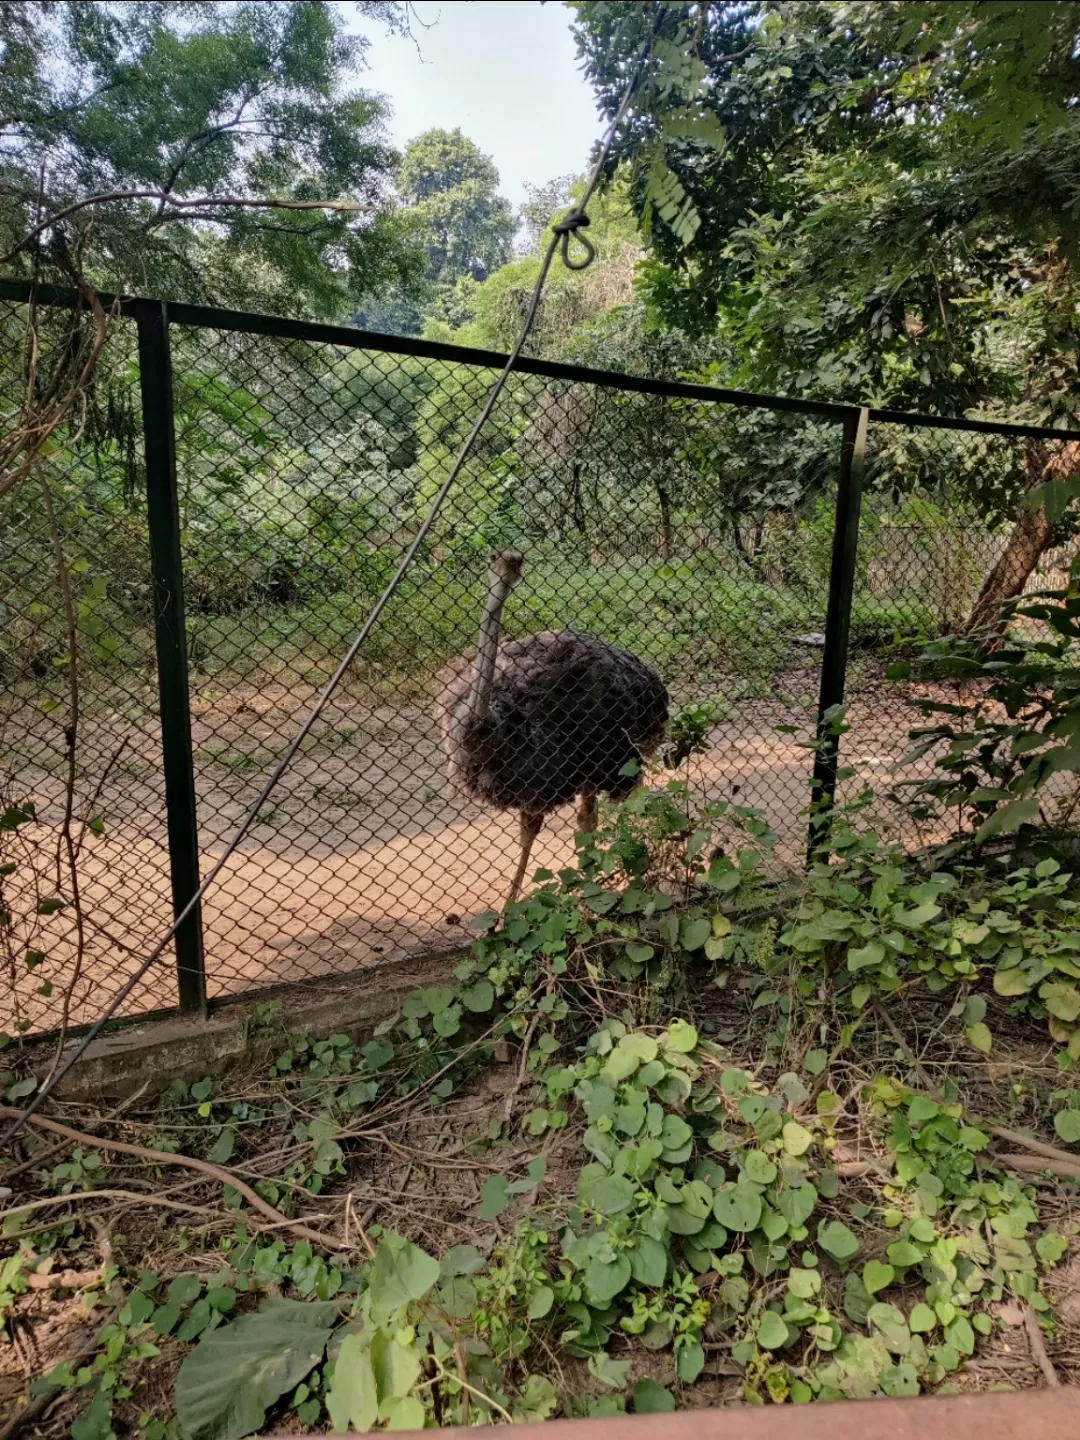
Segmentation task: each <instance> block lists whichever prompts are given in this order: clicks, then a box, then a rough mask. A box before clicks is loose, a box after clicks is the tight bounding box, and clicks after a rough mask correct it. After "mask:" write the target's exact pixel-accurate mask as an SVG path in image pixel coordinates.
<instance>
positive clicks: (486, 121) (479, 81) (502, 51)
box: [340, 0, 603, 207]
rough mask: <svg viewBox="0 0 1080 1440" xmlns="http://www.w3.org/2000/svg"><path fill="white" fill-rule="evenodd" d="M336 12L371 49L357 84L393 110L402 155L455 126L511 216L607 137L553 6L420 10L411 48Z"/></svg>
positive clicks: (478, 2)
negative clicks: (484, 160) (421, 139)
mask: <svg viewBox="0 0 1080 1440" xmlns="http://www.w3.org/2000/svg"><path fill="white" fill-rule="evenodd" d="M340 8H341V10H342V12H343V14H344V16H345V19H346V23H347V25H348V26H349V28H350V29H354V28H360V29H362V31H363V32H364V33H365V34H366V35H367V36H368V38H369V39H370V41H371V48H370V50H369V51H368V60H369V62H370V69H369V71H368V72H367V74H366V75H365V76H364V77H363V81H362V83H363V85H364V87H365V88H366V89H370V90H378V91H380V92H382V93H383V94H385V95H386V96H387V97H388V98H389V100H390V102H391V104H392V105H393V109H394V113H393V116H392V118H391V121H390V128H391V133H392V137H393V141H394V144H395V145H397V146H398V147H399V148H401V147H402V146H404V144H405V142H406V141H407V140H411V139H412V138H413V136H414V135H419V134H420V133H421V131H424V130H431V129H433V128H435V127H439V128H440V129H443V130H453V129H455V128H456V127H459V126H460V128H461V130H462V131H463V133H464V134H465V135H467V136H468V137H469V139H470V140H474V141H475V142H476V144H477V145H479V147H480V149H481V150H483V151H484V153H485V154H487V155H490V156H491V157H492V159H493V160H494V161H495V164H496V166H497V167H498V170H499V176H500V181H501V183H500V187H499V188H500V191H501V193H502V194H503V195H505V196H506V197H507V199H509V200H510V201H511V203H512V204H513V205H514V206H515V207H517V206H518V205H519V204H520V203H521V202H522V201H523V200H524V199H525V194H526V192H525V185H526V183H529V184H534V185H543V184H545V183H546V182H547V181H548V180H553V179H554V178H555V177H556V176H557V175H567V174H577V173H580V172H581V171H582V170H584V168H585V166H586V163H587V161H588V158H589V151H590V149H591V147H592V144H593V141H594V140H596V139H598V138H599V136H600V134H601V130H602V128H603V127H602V125H601V123H600V120H599V118H598V116H597V113H596V108H595V104H594V101H593V95H592V90H591V87H590V86H589V85H588V83H587V82H586V80H585V78H584V77H583V76H582V74H581V73H580V71H579V70H578V68H577V58H576V56H575V52H574V41H573V37H572V35H571V33H570V12H569V11H568V10H567V9H566V7H565V6H564V5H562V4H560V3H558V0H549V3H548V4H546V5H540V4H539V3H538V0H417V3H416V4H415V5H414V7H413V8H414V11H415V13H416V15H418V16H419V19H420V20H421V21H423V23H424V24H426V25H430V26H431V28H430V29H428V30H425V29H423V27H422V25H419V24H415V23H414V26H413V31H414V34H415V36H416V42H417V43H416V45H413V44H412V43H411V42H410V41H408V40H403V39H400V38H397V37H393V36H387V35H386V34H385V33H384V32H383V30H382V28H381V26H378V25H374V24H372V23H370V22H359V21H358V20H357V16H356V10H355V8H354V6H353V5H352V4H349V3H342V4H341V6H340ZM417 47H419V53H417Z"/></svg>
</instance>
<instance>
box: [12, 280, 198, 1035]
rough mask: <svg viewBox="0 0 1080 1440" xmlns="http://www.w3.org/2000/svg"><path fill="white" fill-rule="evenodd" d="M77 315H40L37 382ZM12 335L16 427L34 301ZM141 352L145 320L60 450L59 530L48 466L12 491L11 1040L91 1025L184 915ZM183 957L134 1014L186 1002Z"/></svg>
mask: <svg viewBox="0 0 1080 1440" xmlns="http://www.w3.org/2000/svg"><path fill="white" fill-rule="evenodd" d="M73 323H75V322H73V318H72V315H71V312H65V311H62V310H42V311H40V312H39V313H38V316H37V319H36V326H37V333H36V341H37V347H38V348H37V354H36V357H35V366H36V370H37V375H38V384H39V386H45V385H48V384H50V383H52V382H53V381H54V380H55V378H56V377H57V375H59V374H60V373H62V370H63V354H64V351H65V348H66V347H67V346H68V345H69V344H70V341H71V327H72V324H73ZM0 337H2V341H0V393H2V394H3V395H4V396H5V401H4V408H5V415H4V432H5V434H9V433H11V430H12V428H13V427H14V425H15V424H16V423H17V414H18V407H19V405H20V404H21V400H22V396H23V393H24V386H25V384H26V381H27V366H28V364H29V363H30V361H29V355H30V352H29V349H28V346H27V329H26V312H25V310H24V309H23V308H22V307H16V306H11V305H0ZM134 353H135V334H134V326H133V325H131V324H130V323H129V322H127V321H117V322H116V323H115V325H114V329H113V334H112V337H111V340H110V343H109V356H108V363H107V365H105V366H103V369H102V373H101V381H100V385H99V388H98V392H97V393H96V395H95V396H94V397H93V401H92V405H91V408H90V410H89V412H85V413H83V414H81V415H80V417H79V420H80V423H79V427H78V430H77V431H76V432H75V433H74V434H70V435H68V434H65V435H63V436H62V437H58V438H59V439H60V442H61V443H59V444H58V445H57V446H56V447H55V448H54V449H53V450H52V452H51V453H50V454H49V456H48V461H47V478H48V494H49V497H50V500H51V509H52V519H53V521H54V522H55V523H54V525H53V524H51V523H50V515H49V508H48V507H47V506H46V503H45V493H44V491H43V488H42V485H41V483H39V477H37V476H34V475H31V476H30V477H29V478H28V480H27V481H25V482H24V483H23V484H22V485H20V486H19V487H18V488H17V489H15V490H14V491H13V492H12V493H11V494H10V495H9V496H8V497H7V499H6V500H4V501H0V894H2V900H0V964H2V965H3V970H4V976H3V982H2V998H0V1030H6V1031H7V1032H8V1033H18V1034H23V1033H27V1032H30V1031H35V1030H40V1029H48V1028H51V1027H53V1026H57V1025H61V1024H64V1023H68V1022H70V1023H71V1024H78V1023H81V1022H84V1021H89V1020H92V1019H94V1018H95V1016H96V1014H97V1011H98V1009H99V1007H100V1000H101V994H102V986H103V984H105V985H107V986H108V987H109V989H110V990H111V989H112V988H115V984H116V983H117V980H118V977H122V976H123V975H124V974H125V973H126V971H127V969H128V968H130V967H132V966H133V965H134V964H135V963H136V961H137V959H138V958H139V955H140V952H141V951H143V950H145V949H146V948H148V946H149V945H150V944H151V943H153V941H154V940H156V939H157V937H158V936H159V935H160V934H161V932H162V931H163V930H164V929H165V928H166V927H167V926H168V923H169V921H170V919H171V917H172V902H171V896H170V887H169V854H168V843H167V836H166V821H165V804H164V786H163V782H162V775H161V739H160V724H159V720H158V699H157V679H156V664H155V655H154V634H153V616H152V605H151V595H150V560H149V546H148V540H147V528H146V499H145V485H144V481H143V477H142V473H141V472H142V459H141V440H140V414H139V392H138V384H137V371H134V372H133V368H132V367H133V365H134ZM133 374H134V383H132V375H133ZM106 416H108V417H110V418H109V424H108V426H107V427H106V426H105V425H103V423H102V422H103V420H104V418H105V417H106ZM45 473H46V472H45V470H44V469H43V470H42V477H44V475H45ZM73 645H74V655H75V662H76V663H75V674H76V676H77V688H76V690H75V692H74V693H73V692H72V665H71V656H72V648H73ZM73 874H74V876H75V882H74V883H73ZM171 961H172V952H171V949H170V951H169V952H168V953H167V954H166V955H165V956H164V957H163V959H162V964H161V966H160V967H158V968H157V969H156V970H155V971H154V972H153V974H152V975H151V976H150V977H148V980H147V983H146V985H145V986H144V987H143V989H142V990H141V992H140V994H139V996H138V997H137V1001H136V1007H135V1008H137V1009H140V1010H148V1009H158V1008H165V1007H169V1006H172V1005H174V1004H175V1003H176V999H177V992H176V984H175V979H174V974H175V972H174V969H173V967H172V963H171Z"/></svg>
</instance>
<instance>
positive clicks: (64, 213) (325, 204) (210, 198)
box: [0, 189, 363, 264]
mask: <svg viewBox="0 0 1080 1440" xmlns="http://www.w3.org/2000/svg"><path fill="white" fill-rule="evenodd" d="M122 200H157V201H158V202H159V203H163V204H165V205H171V206H172V207H173V208H174V209H176V210H205V209H209V208H219V207H230V208H232V209H243V210H335V211H341V212H343V213H346V214H355V213H356V212H357V211H359V210H362V209H363V206H362V205H359V204H357V203H356V202H355V201H353V200H252V199H248V198H247V197H246V196H242V195H200V196H198V197H197V198H196V199H193V200H177V199H176V197H175V196H173V195H170V194H169V193H168V191H166V190H150V189H144V190H113V191H110V192H108V193H107V194H101V195H88V196H87V197H86V198H85V200H77V201H76V202H75V203H74V204H73V205H68V206H66V207H65V208H64V209H63V210H59V211H57V213H56V214H55V215H50V216H49V218H48V219H47V220H42V221H41V223H40V224H38V225H35V226H34V228H33V229H32V230H30V231H29V232H28V233H27V234H26V235H24V236H23V238H22V239H21V240H20V241H19V243H18V244H17V245H16V246H15V247H14V248H13V249H11V250H9V251H8V253H7V254H6V255H0V264H6V263H7V262H8V261H9V260H12V259H14V257H15V256H16V255H18V253H19V252H20V251H21V250H25V249H26V247H27V245H29V244H30V243H31V242H32V241H33V240H36V239H37V237H38V236H39V235H42V234H44V232H45V231H46V230H51V229H52V228H53V226H55V225H59V224H60V222H61V221H62V220H66V219H67V218H68V217H69V216H71V215H75V214H77V213H78V212H79V211H80V210H86V209H88V208H89V207H91V206H95V205H116V204H119V203H120V201H122Z"/></svg>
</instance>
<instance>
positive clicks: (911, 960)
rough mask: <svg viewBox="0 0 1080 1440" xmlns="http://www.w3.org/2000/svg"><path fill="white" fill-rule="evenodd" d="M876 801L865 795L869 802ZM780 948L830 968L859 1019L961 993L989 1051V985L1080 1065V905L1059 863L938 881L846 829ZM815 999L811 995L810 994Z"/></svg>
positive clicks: (971, 869)
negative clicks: (905, 997) (906, 998)
mask: <svg viewBox="0 0 1080 1440" xmlns="http://www.w3.org/2000/svg"><path fill="white" fill-rule="evenodd" d="M866 798H867V797H864V800H865V799H866ZM830 848H831V850H832V852H833V853H834V854H835V856H836V857H837V861H836V863H832V864H826V863H824V861H823V860H820V861H819V862H818V863H817V864H815V865H814V866H813V868H812V870H811V872H810V876H809V882H808V886H807V893H806V897H805V899H804V901H803V903H802V905H801V907H800V908H799V910H798V911H797V912H796V913H795V915H794V916H792V918H791V919H790V920H789V922H788V924H787V925H786V927H785V928H784V929H783V930H782V931H781V934H780V936H779V943H780V945H781V946H784V947H786V948H788V949H789V950H790V951H791V952H792V953H793V954H795V955H796V956H797V957H798V959H799V963H800V965H807V964H809V965H811V966H813V967H820V969H821V971H822V972H823V973H827V974H828V975H829V976H830V981H831V984H832V985H834V986H835V987H836V989H837V992H838V993H839V994H841V995H843V996H844V997H845V1001H846V1004H847V1005H848V1006H849V1007H850V1009H851V1011H852V1012H854V1013H855V1014H858V1013H859V1012H861V1011H862V1010H863V1009H864V1008H865V1007H866V1006H867V1005H868V1004H869V1003H870V1001H871V1000H872V999H873V998H874V997H875V996H877V997H880V998H882V999H887V997H888V996H890V995H892V994H894V993H896V992H897V991H898V990H900V989H901V988H908V987H910V986H913V985H916V984H920V985H925V986H926V987H927V989H928V990H930V991H931V992H934V993H940V992H944V991H950V992H954V993H955V992H957V991H958V992H959V998H958V999H957V1002H956V1004H957V1010H958V1013H959V1014H960V1016H961V1017H962V1019H963V1022H964V1029H965V1034H966V1038H967V1041H968V1043H969V1044H971V1045H972V1046H973V1047H974V1048H975V1049H976V1050H982V1051H987V1050H989V1049H990V1048H991V1046H992V1044H993V1035H992V1032H991V1029H990V1027H989V1026H988V1025H987V1024H986V1017H987V1014H988V1010H987V1002H986V1000H985V998H984V996H983V995H981V994H978V993H976V990H977V987H978V986H979V985H980V982H983V983H985V982H987V981H989V982H990V983H992V986H993V989H994V991H995V993H996V994H997V995H999V996H1002V997H1004V998H1006V999H1009V1000H1011V1001H1013V1002H1014V1003H1013V1005H1012V1007H1011V1008H1012V1011H1013V1013H1024V1012H1026V1013H1028V1014H1029V1015H1031V1016H1032V1017H1033V1018H1038V1019H1045V1020H1046V1023H1047V1027H1048V1029H1049V1031H1050V1034H1051V1036H1052V1037H1053V1039H1054V1040H1056V1041H1057V1042H1058V1043H1059V1044H1061V1045H1062V1046H1064V1047H1065V1050H1066V1053H1067V1055H1068V1056H1069V1058H1070V1059H1071V1060H1073V1061H1075V1060H1076V1059H1077V1058H1078V1057H1080V1025H1077V1024H1076V1023H1075V1022H1076V1021H1077V1020H1078V1019H1080V990H1078V989H1077V984H1076V982H1077V981H1078V980H1080V965H1078V964H1077V963H1076V961H1075V960H1074V958H1073V957H1074V955H1075V954H1076V952H1077V950H1078V949H1080V930H1078V924H1077V915H1078V906H1080V900H1078V899H1077V898H1075V897H1076V896H1077V887H1076V882H1075V879H1074V877H1073V876H1072V875H1070V874H1068V873H1067V872H1066V871H1064V870H1063V869H1062V867H1061V865H1060V863H1059V862H1058V861H1057V860H1054V859H1052V858H1046V859H1044V860H1041V861H1039V862H1038V863H1037V864H1036V865H1035V866H1034V867H1031V866H1026V865H1015V864H1014V865H1013V866H1012V867H1011V868H1005V867H1002V866H1001V865H999V864H995V863H994V862H990V863H989V864H988V865H987V866H986V867H985V868H982V867H975V866H968V867H965V868H964V869H963V870H962V871H961V875H960V876H958V875H957V874H955V873H953V871H952V870H948V869H944V868H943V869H939V870H934V871H933V872H931V873H927V871H926V870H925V869H924V868H923V867H921V866H920V865H918V864H917V863H916V862H915V861H913V860H912V859H911V858H910V857H909V856H907V855H905V854H904V852H903V851H901V850H899V849H895V848H889V847H884V846H882V845H881V844H880V842H879V841H878V837H877V835H876V834H875V833H874V832H873V831H871V830H856V829H855V828H853V827H852V826H851V825H850V824H843V825H841V826H840V827H839V828H838V830H837V831H836V833H834V835H833V837H832V839H831V842H830ZM804 995H805V997H806V998H807V999H809V996H810V991H809V988H804Z"/></svg>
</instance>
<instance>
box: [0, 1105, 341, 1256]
mask: <svg viewBox="0 0 1080 1440" xmlns="http://www.w3.org/2000/svg"><path fill="white" fill-rule="evenodd" d="M21 1113H22V1112H21V1111H19V1110H16V1109H14V1108H13V1107H12V1106H10V1105H0V1116H2V1117H3V1118H4V1119H10V1120H14V1119H17V1118H18V1116H19V1115H20V1114H21ZM30 1118H31V1122H32V1123H33V1124H34V1125H37V1126H38V1127H39V1128H41V1129H42V1130H51V1131H52V1132H53V1133H54V1134H56V1135H63V1136H64V1137H65V1138H66V1139H68V1140H74V1141H76V1142H77V1143H78V1144H80V1145H89V1146H91V1147H92V1148H93V1149H97V1150H111V1151H115V1152H116V1153H117V1154H120V1155H134V1156H135V1157H136V1158H137V1159H139V1160H146V1161H148V1162H149V1163H150V1164H151V1165H181V1166H184V1167H186V1168H187V1169H188V1170H197V1171H199V1173H200V1174H201V1175H208V1176H209V1177H210V1178H211V1179H212V1180H220V1181H221V1183H222V1184H223V1185H228V1186H230V1188H231V1189H233V1190H235V1191H236V1192H237V1193H238V1194H239V1195H242V1196H243V1197H244V1199H245V1200H246V1201H247V1202H248V1204H249V1205H251V1206H252V1207H253V1208H254V1209H256V1210H258V1211H259V1212H260V1213H261V1214H262V1215H265V1216H266V1218H267V1219H268V1220H272V1221H273V1222H274V1223H275V1224H280V1225H281V1226H282V1228H284V1229H288V1230H291V1231H292V1232H293V1233H294V1234H295V1235H300V1236H302V1237H303V1239H305V1240H310V1241H311V1242H312V1244H315V1245H321V1246H322V1247H323V1248H325V1249H327V1250H331V1251H339V1250H340V1249H341V1248H342V1247H341V1241H340V1240H338V1239H336V1238H335V1237H334V1236H333V1235H323V1234H322V1233H321V1232H320V1231H318V1230H312V1228H311V1227H310V1226H309V1225H305V1224H304V1222H303V1221H302V1220H290V1219H289V1218H288V1217H287V1216H285V1215H282V1213H281V1211H280V1210H275V1209H274V1207H273V1205H270V1204H268V1203H267V1201H265V1200H264V1199H263V1198H262V1196H261V1195H259V1194H257V1193H256V1192H255V1191H254V1190H253V1189H252V1188H251V1186H250V1185H248V1184H247V1183H246V1182H245V1181H243V1180H241V1179H240V1177H239V1175H236V1174H234V1173H233V1171H231V1170H227V1169H226V1168H225V1167H224V1166H223V1165H215V1164H213V1163H212V1162H211V1161H209V1160H196V1159H194V1158H193V1157H192V1156H190V1155H170V1154H169V1153H168V1152H167V1151H165V1150H148V1149H147V1148H146V1147H145V1146H143V1145H131V1144H129V1143H128V1142H127V1141H125V1140H103V1139H100V1138H99V1137H98V1136H96V1135H87V1134H85V1133H83V1132H82V1131H79V1130H72V1129H71V1128H70V1127H69V1126H67V1125H61V1124H59V1123H58V1122H57V1121H56V1120H47V1119H46V1118H45V1117H44V1116H42V1115H33V1116H31V1117H30ZM88 1193H93V1192H88Z"/></svg>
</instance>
